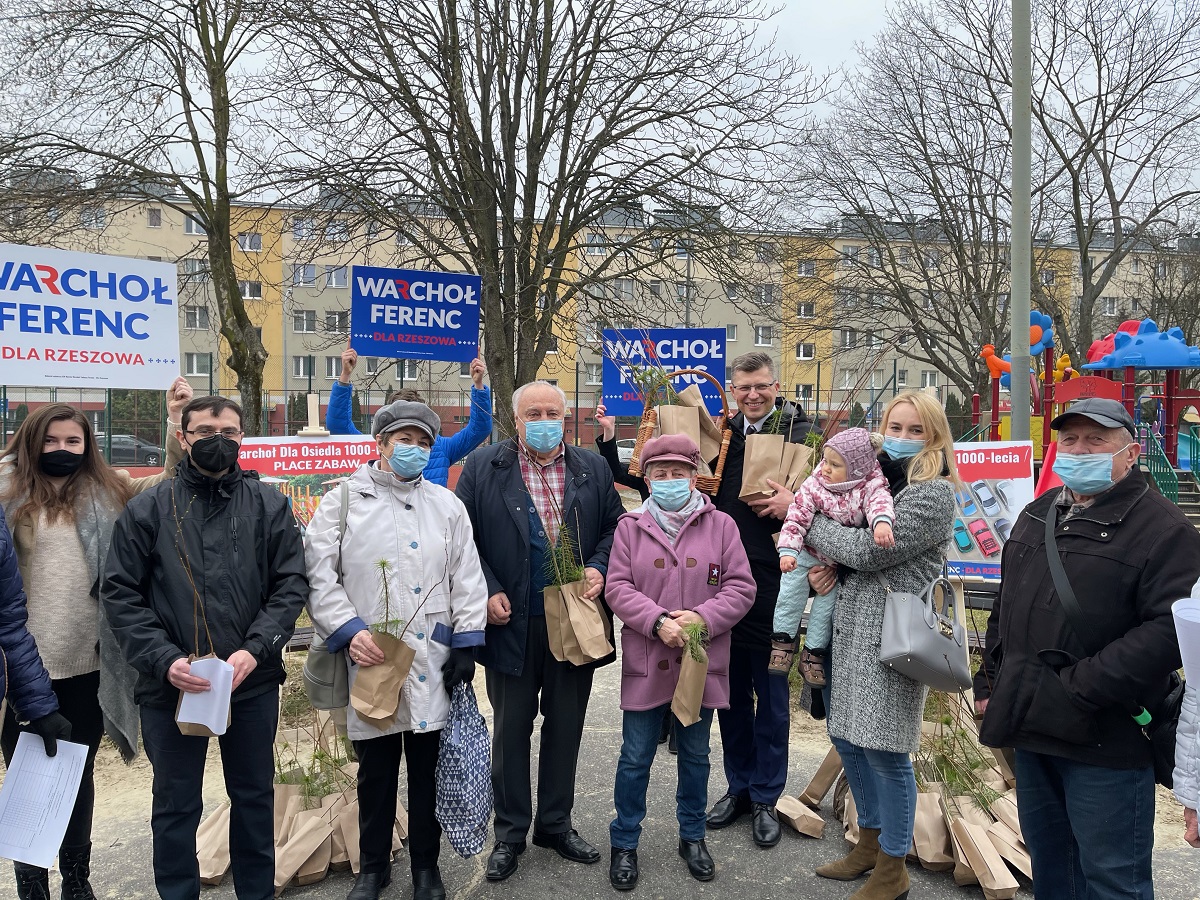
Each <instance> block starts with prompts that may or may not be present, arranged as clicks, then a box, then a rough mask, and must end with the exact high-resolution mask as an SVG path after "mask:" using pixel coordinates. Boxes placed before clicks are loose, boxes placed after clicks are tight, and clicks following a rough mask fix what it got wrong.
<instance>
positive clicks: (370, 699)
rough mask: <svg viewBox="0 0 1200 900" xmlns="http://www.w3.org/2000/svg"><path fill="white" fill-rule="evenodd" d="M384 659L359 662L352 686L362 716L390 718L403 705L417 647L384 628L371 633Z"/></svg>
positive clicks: (354, 698)
mask: <svg viewBox="0 0 1200 900" xmlns="http://www.w3.org/2000/svg"><path fill="white" fill-rule="evenodd" d="M371 636H372V638H374V640H375V643H376V644H378V645H379V649H380V650H382V651H383V655H384V661H383V662H382V663H380V664H379V665H377V666H359V667H358V674H357V675H356V676H355V678H354V684H353V685H352V686H351V688H350V705H351V706H353V707H354V711H355V712H356V713H358V714H359V715H361V716H365V717H366V718H368V719H374V720H376V721H379V720H383V721H384V722H390V721H391V720H392V719H393V718H394V717H395V715H396V709H397V708H398V707H399V705H400V692H401V691H402V690H403V689H404V680H405V679H406V678H408V670H409V669H410V668H411V667H412V663H413V659H414V658H415V657H416V651H415V650H414V649H413V648H412V647H410V646H409V645H408V644H406V643H404V641H402V640H400V638H398V637H395V636H394V635H390V634H386V633H383V632H380V633H376V634H373V635H371Z"/></svg>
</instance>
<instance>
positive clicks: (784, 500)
mask: <svg viewBox="0 0 1200 900" xmlns="http://www.w3.org/2000/svg"><path fill="white" fill-rule="evenodd" d="M732 368H733V375H732V382H733V398H734V400H735V401H736V402H737V406H738V414H737V415H736V416H734V419H733V422H732V423H731V428H732V435H731V437H730V441H729V451H728V453H727V454H726V457H725V469H724V472H723V473H722V476H721V487H720V490H719V491H718V492H717V509H719V510H721V512H724V513H727V514H728V515H730V516H731V517H732V518H733V520H734V521H735V522H736V523H737V526H738V531H739V532H740V533H741V536H742V544H743V546H745V548H746V555H747V556H748V557H749V558H750V570H751V573H752V574H753V575H754V582H755V584H756V585H757V586H758V594H757V596H756V597H755V599H754V606H753V607H751V609H750V612H748V613H747V614H746V617H745V618H744V619H742V621H741V622H739V623H738V624H737V625H735V626H733V644H732V652H731V654H730V658H729V708H728V709H722V710H720V711H719V712H718V714H717V716H718V720H719V722H720V726H721V744H722V746H723V748H724V759H725V778H726V780H727V781H728V783H729V789H728V791H727V792H726V794H725V796H724V797H722V798H721V799H720V800H718V801H717V802H716V804H715V805H714V806H713V808H712V810H711V812H709V814H708V827H709V828H725V827H726V826H728V825H732V824H733V823H734V822H735V821H737V820H738V819H739V818H741V817H742V816H743V815H745V814H746V813H752V814H753V820H752V823H751V831H752V834H753V836H754V842H755V843H756V844H758V845H759V846H760V847H774V846H775V845H776V844H778V843H779V839H780V836H781V831H780V828H779V818H778V816H777V814H776V812H775V803H776V802H777V801H778V800H779V797H780V795H781V794H782V793H783V785H784V782H785V781H786V780H787V750H788V737H789V731H788V729H789V717H788V712H789V710H788V704H789V690H788V679H786V678H780V677H778V676H772V675H770V674H769V673H768V671H767V664H768V663H769V662H770V658H771V622H772V620H773V619H774V617H775V601H776V599H777V598H778V597H779V577H780V573H779V554H778V553H777V552H776V549H775V542H774V539H773V538H774V535H775V533H776V532H778V531H779V529H780V527H781V523H782V521H783V519H784V518H785V516H786V515H787V507H788V504H789V503H790V502H791V494H790V493H788V492H787V490H786V489H785V490H781V491H779V492H778V493H777V494H776V495H775V496H774V497H772V498H770V499H768V500H758V501H755V502H754V503H753V505H748V504H746V503H744V502H743V501H742V500H739V499H738V494H739V493H740V492H741V490H742V464H743V462H744V460H745V454H746V438H747V437H748V436H749V435H751V434H756V433H759V432H761V431H767V432H769V433H777V434H782V435H785V436H786V439H787V440H788V441H792V442H796V443H802V442H803V441H804V439H805V437H806V436H807V435H808V432H809V429H810V428H811V425H810V423H809V421H808V419H807V418H806V417H805V415H804V411H803V410H801V409H799V408H797V407H796V406H794V405H792V404H791V403H788V402H787V401H786V400H782V399H781V398H780V397H779V382H778V381H777V380H776V377H775V365H774V362H773V361H772V360H771V357H770V356H768V355H767V354H766V353H746V354H744V355H742V356H739V357H738V358H737V359H735V360H734V361H733V366H732Z"/></svg>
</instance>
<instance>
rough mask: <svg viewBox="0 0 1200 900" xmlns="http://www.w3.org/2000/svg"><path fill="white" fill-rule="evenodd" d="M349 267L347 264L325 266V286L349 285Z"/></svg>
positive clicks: (340, 286)
mask: <svg viewBox="0 0 1200 900" xmlns="http://www.w3.org/2000/svg"><path fill="white" fill-rule="evenodd" d="M347 272H348V270H347V268H346V267H345V266H326V267H325V287H327V288H344V287H346V285H348V284H349V283H350V282H349V279H348V277H347Z"/></svg>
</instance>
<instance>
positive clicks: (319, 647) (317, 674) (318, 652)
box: [302, 481, 350, 709]
mask: <svg viewBox="0 0 1200 900" xmlns="http://www.w3.org/2000/svg"><path fill="white" fill-rule="evenodd" d="M340 490H341V495H342V496H341V498H340V499H341V501H342V508H341V509H340V510H339V511H338V558H337V573H338V582H339V583H340V582H341V580H342V535H343V534H344V533H345V531H346V514H347V513H348V512H349V511H350V488H349V486H348V485H347V484H346V482H345V481H343V482H342V484H341V488H340ZM302 675H303V678H304V691H305V693H307V694H308V702H309V703H310V704H311V705H312V707H313V709H343V708H344V707H347V706H349V705H350V674H349V669H348V662H347V657H346V650H345V648H342V649H341V650H338V651H337V652H336V653H330V652H329V650H328V649H326V647H325V642H324V641H323V640H321V639H320V638H319V637H317V635H316V631H315V630H314V632H313V640H312V643H311V644H310V645H309V647H308V656H306V657H305V659H304V670H303V673H302Z"/></svg>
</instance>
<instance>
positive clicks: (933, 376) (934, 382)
mask: <svg viewBox="0 0 1200 900" xmlns="http://www.w3.org/2000/svg"><path fill="white" fill-rule="evenodd" d="M937 386H938V373H937V370H936V369H922V370H921V387H923V388H935V387H937Z"/></svg>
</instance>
